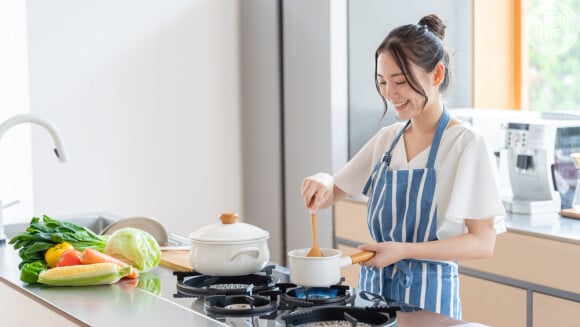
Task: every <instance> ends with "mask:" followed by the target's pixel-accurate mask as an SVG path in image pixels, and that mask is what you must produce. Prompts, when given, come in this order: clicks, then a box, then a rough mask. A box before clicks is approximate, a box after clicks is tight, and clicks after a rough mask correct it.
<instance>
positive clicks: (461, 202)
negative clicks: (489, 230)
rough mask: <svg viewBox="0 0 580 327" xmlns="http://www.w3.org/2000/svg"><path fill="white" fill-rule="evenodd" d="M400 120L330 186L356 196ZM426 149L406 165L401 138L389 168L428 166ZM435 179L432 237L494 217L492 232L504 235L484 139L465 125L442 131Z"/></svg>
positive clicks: (452, 233) (493, 163)
mask: <svg viewBox="0 0 580 327" xmlns="http://www.w3.org/2000/svg"><path fill="white" fill-rule="evenodd" d="M404 124H405V123H404V122H399V123H396V124H393V125H390V126H387V127H384V128H382V129H381V130H380V131H379V132H377V134H375V135H374V136H373V137H372V138H371V139H370V140H369V141H368V142H367V143H366V144H365V145H364V146H363V147H362V148H361V150H360V151H359V152H358V153H357V154H356V155H355V156H354V157H353V158H352V159H351V160H350V161H349V162H348V163H347V164H346V165H345V166H344V167H343V168H342V169H340V170H339V171H338V172H337V173H336V174H335V175H334V184H335V185H336V186H337V187H338V188H340V189H341V190H343V191H344V192H346V193H347V194H350V195H354V196H360V195H361V194H362V189H363V186H364V185H365V183H366V181H367V179H368V178H369V176H370V175H371V173H372V170H373V168H374V167H375V165H376V163H377V162H378V161H379V160H381V159H382V156H383V154H384V153H385V152H386V151H387V150H388V149H389V147H390V145H391V143H392V142H393V139H394V138H395V136H396V134H397V133H398V132H399V131H400V130H401V128H403V126H404ZM430 149H431V147H428V148H427V149H425V150H424V151H423V152H421V153H419V154H418V155H416V156H415V157H414V158H413V159H412V160H411V161H410V162H407V154H406V152H405V141H404V137H401V138H400V139H399V142H397V144H396V145H395V148H394V149H393V152H392V158H391V164H390V169H392V170H403V169H405V170H407V169H422V168H425V167H426V166H427V159H428V157H429V150H430ZM435 172H436V176H437V181H436V186H435V201H436V202H437V217H438V221H437V237H438V238H439V239H446V238H450V237H453V236H457V235H461V234H463V233H466V232H467V227H466V226H465V219H466V218H469V219H485V218H489V217H492V216H493V217H495V220H494V226H495V230H496V233H498V234H499V233H502V232H505V231H506V227H505V210H504V207H503V203H502V200H501V196H500V191H499V190H500V189H499V176H498V172H497V164H496V161H495V158H494V157H493V154H492V153H491V152H490V151H489V150H488V148H487V145H486V143H485V140H484V139H483V137H482V136H481V135H480V134H479V133H478V132H477V131H476V130H474V129H473V128H472V127H471V126H470V125H468V124H456V125H453V126H451V127H449V128H447V129H446V130H445V132H444V133H443V136H442V138H441V144H440V145H439V151H438V152H437V158H436V159H435Z"/></svg>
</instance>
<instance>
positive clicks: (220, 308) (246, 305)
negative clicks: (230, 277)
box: [204, 293, 278, 315]
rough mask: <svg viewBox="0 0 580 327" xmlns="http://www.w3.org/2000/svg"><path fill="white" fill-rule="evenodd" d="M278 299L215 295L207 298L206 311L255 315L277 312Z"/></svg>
mask: <svg viewBox="0 0 580 327" xmlns="http://www.w3.org/2000/svg"><path fill="white" fill-rule="evenodd" d="M276 300H277V297H276V295H275V293H274V295H272V296H271V297H267V296H262V295H254V296H249V295H214V296H208V297H206V298H205V304H204V308H205V311H206V312H208V313H212V314H234V315H254V314H263V313H269V312H273V311H276V309H277V308H278V305H277V301H276Z"/></svg>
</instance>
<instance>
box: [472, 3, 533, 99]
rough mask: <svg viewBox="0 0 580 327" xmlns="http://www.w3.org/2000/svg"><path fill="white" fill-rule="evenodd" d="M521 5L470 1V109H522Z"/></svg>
mask: <svg viewBox="0 0 580 327" xmlns="http://www.w3.org/2000/svg"><path fill="white" fill-rule="evenodd" d="M522 62H523V61H522V4H521V1H504V0H474V1H473V107H475V108H494V109H521V108H522Z"/></svg>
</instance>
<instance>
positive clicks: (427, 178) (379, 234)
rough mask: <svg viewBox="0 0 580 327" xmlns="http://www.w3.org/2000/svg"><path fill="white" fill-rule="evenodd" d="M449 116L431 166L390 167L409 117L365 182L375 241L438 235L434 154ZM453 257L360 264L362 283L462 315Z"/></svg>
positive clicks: (397, 297) (417, 303)
mask: <svg viewBox="0 0 580 327" xmlns="http://www.w3.org/2000/svg"><path fill="white" fill-rule="evenodd" d="M449 120H450V115H449V112H447V110H444V111H443V115H442V117H441V119H440V120H439V123H438V125H437V130H436V132H435V137H434V139H433V144H432V145H431V149H430V153H429V159H428V161H427V168H425V169H413V170H390V169H389V164H390V158H391V152H392V150H393V148H394V147H395V144H396V143H397V142H398V141H399V139H400V137H401V135H403V132H404V131H405V129H406V128H407V126H409V123H410V122H408V123H407V124H406V125H405V127H404V128H403V129H401V131H400V132H399V133H398V134H397V136H396V137H395V139H394V140H393V143H392V144H391V147H390V149H389V150H388V151H387V153H385V155H384V156H383V160H381V161H380V162H379V163H378V164H377V165H376V167H375V169H374V170H373V173H372V174H371V177H370V178H369V180H368V181H367V184H366V186H365V188H364V193H365V194H366V195H367V196H368V197H369V200H368V225H369V230H370V232H371V235H372V237H373V239H374V240H375V241H377V242H385V241H396V242H428V241H434V240H437V233H436V232H437V206H436V204H435V203H434V192H435V183H436V175H435V169H434V165H435V158H436V155H437V150H438V148H439V143H440V141H441V137H442V135H443V131H444V130H445V127H446V126H447V124H448V123H449ZM458 278H459V277H458V270H457V264H456V263H454V262H442V261H428V260H416V259H407V260H402V261H399V262H397V263H395V264H392V265H390V266H387V267H384V268H377V267H362V269H361V273H360V276H359V287H360V288H361V289H363V290H365V291H367V292H371V293H375V294H381V295H383V296H384V297H386V298H388V299H391V300H394V301H397V302H404V303H407V304H410V305H413V306H417V307H421V308H424V309H427V310H431V311H435V312H438V313H441V314H445V315H448V316H451V317H454V318H457V319H461V305H460V301H459V279H458Z"/></svg>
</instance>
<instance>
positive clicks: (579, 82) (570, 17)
mask: <svg viewBox="0 0 580 327" xmlns="http://www.w3.org/2000/svg"><path fill="white" fill-rule="evenodd" d="M526 5H527V6H526V8H525V27H526V29H525V35H524V36H523V37H524V40H526V41H527V45H524V46H527V54H528V56H527V59H528V65H527V74H526V75H527V76H526V77H527V78H526V79H525V80H524V87H526V86H527V91H528V92H527V93H528V99H527V102H528V106H529V109H530V110H534V111H542V112H554V111H558V112H572V111H576V112H578V110H579V109H580V92H578V91H579V90H580V55H579V53H580V44H579V43H578V32H579V30H580V29H579V28H578V18H580V17H579V15H580V0H557V1H556V0H528V1H527V4H526Z"/></svg>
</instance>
